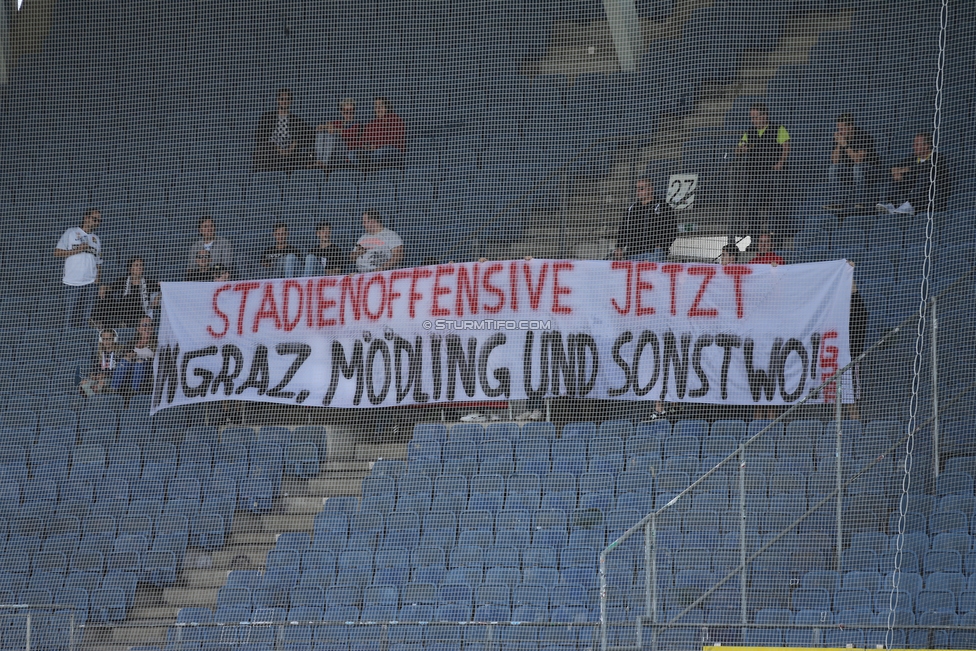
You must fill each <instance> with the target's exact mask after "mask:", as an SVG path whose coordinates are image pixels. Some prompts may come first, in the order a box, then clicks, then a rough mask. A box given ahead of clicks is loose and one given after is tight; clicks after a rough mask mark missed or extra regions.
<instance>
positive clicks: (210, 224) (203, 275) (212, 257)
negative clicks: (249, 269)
mask: <svg viewBox="0 0 976 651" xmlns="http://www.w3.org/2000/svg"><path fill="white" fill-rule="evenodd" d="M197 229H198V230H199V232H200V239H199V240H197V241H196V242H194V243H193V246H191V247H190V252H189V255H188V257H187V261H186V279H187V280H192V281H209V280H210V279H211V277H212V276H213V266H214V265H218V264H219V265H224V266H230V265H231V264H233V262H234V247H233V246H231V243H230V242H229V241H227V240H226V239H225V238H223V237H218V236H217V224H216V222H214V219H213V217H211V216H209V215H205V216H203V217H201V218H200V221H199V223H198V224H197Z"/></svg>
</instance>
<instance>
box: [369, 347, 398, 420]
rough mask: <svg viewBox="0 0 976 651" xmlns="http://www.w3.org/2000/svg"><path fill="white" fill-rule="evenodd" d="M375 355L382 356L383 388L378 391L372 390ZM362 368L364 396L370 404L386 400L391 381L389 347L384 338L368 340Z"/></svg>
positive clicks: (391, 371)
mask: <svg viewBox="0 0 976 651" xmlns="http://www.w3.org/2000/svg"><path fill="white" fill-rule="evenodd" d="M376 355H379V356H380V357H382V358H383V388H382V389H380V390H379V392H376V391H374V389H375V388H376V387H375V386H374V385H373V362H375V361H376ZM364 369H365V371H366V397H367V398H369V403H370V404H371V405H378V404H380V403H381V402H383V401H384V400H386V394H387V393H389V391H390V385H391V384H392V383H393V377H392V374H393V365H392V363H391V360H390V348H389V346H387V345H386V341H385V340H384V339H381V338H380V337H377V338H376V339H374V340H373V341H371V342H369V349H368V350H367V351H366V362H365V364H364Z"/></svg>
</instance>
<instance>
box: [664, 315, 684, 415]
mask: <svg viewBox="0 0 976 651" xmlns="http://www.w3.org/2000/svg"><path fill="white" fill-rule="evenodd" d="M689 348H691V335H690V334H688V333H685V334H683V335H681V350H680V351H678V342H677V340H676V339H675V338H674V333H673V332H671V331H670V330H668V331H667V332H665V333H664V355H663V357H664V359H663V360H662V361H661V368H662V370H663V371H664V377H663V380H662V382H661V400H665V399H666V398H667V395H668V378H669V375H670V373H671V367H672V365H673V366H674V386H675V391H676V392H677V394H678V398H679V399H684V397H685V389H686V388H687V386H688V362H689V361H691V356H690V355H688V349H689Z"/></svg>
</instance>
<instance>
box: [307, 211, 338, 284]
mask: <svg viewBox="0 0 976 651" xmlns="http://www.w3.org/2000/svg"><path fill="white" fill-rule="evenodd" d="M315 237H317V238H318V239H319V242H318V244H317V245H316V246H314V247H313V248H311V249H310V250H309V252H308V255H306V256H305V273H304V274H303V275H305V276H334V275H337V274H340V273H342V267H343V266H344V265H345V261H346V255H345V254H344V253H343V252H342V249H340V248H339V245H337V244H336V243H335V242H333V241H332V224H330V223H328V222H322V223H320V224H318V225H317V226H316V227H315Z"/></svg>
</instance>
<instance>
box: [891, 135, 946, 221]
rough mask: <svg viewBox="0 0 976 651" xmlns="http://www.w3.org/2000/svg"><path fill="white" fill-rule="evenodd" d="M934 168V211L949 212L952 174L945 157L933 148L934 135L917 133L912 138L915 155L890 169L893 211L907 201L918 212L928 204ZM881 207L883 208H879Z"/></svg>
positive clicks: (913, 153)
mask: <svg viewBox="0 0 976 651" xmlns="http://www.w3.org/2000/svg"><path fill="white" fill-rule="evenodd" d="M932 168H935V172H936V174H935V206H934V208H935V211H936V212H941V211H943V210H945V209H946V205H947V204H948V202H949V195H950V194H952V172H951V171H950V169H949V165H948V164H946V161H945V159H944V158H942V157H941V156H939V154H938V153H936V152H935V151H934V150H933V149H932V134H930V133H918V134H915V138H913V139H912V156H911V157H909V158H907V159H905V160H904V161H902V162H901V163H899V164H898V165H896V166H894V167H892V168H891V180H892V183H893V185H892V189H891V192H890V194H889V202H890V203H891V204H892V208H894V207H897V206H901V205H902V204H903V203H905V202H906V201H907V202H908V203H909V204H911V206H912V208H914V209H915V210H916V211H918V210H920V209H922V208H923V207H924V206H927V205H928V202H929V186H930V185H931V180H932ZM879 208H884V206H883V205H879Z"/></svg>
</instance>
